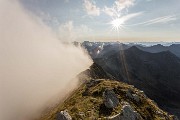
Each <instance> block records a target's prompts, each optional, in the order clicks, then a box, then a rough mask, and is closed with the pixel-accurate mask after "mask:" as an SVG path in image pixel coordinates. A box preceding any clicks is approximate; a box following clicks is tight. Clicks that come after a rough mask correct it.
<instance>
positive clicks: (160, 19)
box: [127, 15, 177, 26]
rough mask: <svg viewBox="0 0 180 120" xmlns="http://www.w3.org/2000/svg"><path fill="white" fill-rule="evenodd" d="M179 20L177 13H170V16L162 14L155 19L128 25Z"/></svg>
mask: <svg viewBox="0 0 180 120" xmlns="http://www.w3.org/2000/svg"><path fill="white" fill-rule="evenodd" d="M175 20H177V17H176V15H168V16H162V17H158V18H155V19H151V20H148V21H145V22H141V23H137V24H132V25H127V26H136V25H153V24H166V23H169V22H172V21H175Z"/></svg>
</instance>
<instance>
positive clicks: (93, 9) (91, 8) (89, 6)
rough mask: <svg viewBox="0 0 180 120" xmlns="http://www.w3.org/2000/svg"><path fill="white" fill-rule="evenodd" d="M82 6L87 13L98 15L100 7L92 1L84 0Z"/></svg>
mask: <svg viewBox="0 0 180 120" xmlns="http://www.w3.org/2000/svg"><path fill="white" fill-rule="evenodd" d="M83 6H84V9H85V11H86V12H87V14H88V15H92V16H99V15H100V8H98V7H97V6H96V4H95V2H94V1H92V0H84V3H83Z"/></svg>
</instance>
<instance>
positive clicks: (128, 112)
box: [109, 104, 143, 120]
mask: <svg viewBox="0 0 180 120" xmlns="http://www.w3.org/2000/svg"><path fill="white" fill-rule="evenodd" d="M109 120H143V119H142V117H141V116H140V114H139V113H137V112H136V111H134V110H133V108H132V107H131V106H130V105H129V104H128V105H124V106H123V108H122V112H121V113H119V114H117V115H115V116H112V117H109Z"/></svg>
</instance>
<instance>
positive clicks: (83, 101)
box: [40, 80, 172, 120]
mask: <svg viewBox="0 0 180 120" xmlns="http://www.w3.org/2000/svg"><path fill="white" fill-rule="evenodd" d="M107 88H109V89H112V90H113V91H114V92H115V94H116V95H117V97H118V99H119V101H120V103H121V102H128V103H129V104H130V105H131V106H132V107H133V109H134V110H136V111H137V112H138V113H139V114H140V115H141V116H142V117H143V118H144V119H146V120H165V119H166V120H172V117H171V116H169V115H168V114H167V113H166V112H164V111H162V110H161V109H159V108H158V107H157V106H156V105H155V104H154V103H153V102H152V101H151V100H150V99H149V98H147V97H146V96H145V95H144V94H143V93H141V92H140V91H139V90H138V89H136V88H134V87H133V86H131V85H128V84H125V83H122V82H117V81H111V80H101V81H100V82H99V83H97V84H95V85H93V86H91V87H89V88H87V86H86V84H83V85H81V86H80V87H79V89H77V90H76V91H75V92H74V93H73V95H72V96H71V97H69V98H68V99H67V100H65V101H64V103H63V104H59V105H58V106H56V108H54V109H53V110H52V111H50V112H49V113H48V114H47V115H45V116H43V117H42V118H41V119H40V120H55V119H56V114H57V113H58V112H60V111H62V110H68V113H69V114H70V115H71V117H72V118H73V120H80V119H83V120H86V119H87V120H88V119H93V118H92V117H95V118H99V119H105V117H108V116H113V115H116V114H118V113H120V112H121V109H122V104H119V105H118V106H117V107H116V108H114V109H108V108H106V107H105V105H104V104H103V98H102V94H103V92H104V90H105V89H107ZM128 90H131V91H132V92H133V93H136V94H137V95H138V96H139V97H140V102H139V103H137V102H136V101H134V100H132V99H130V98H128V97H127V96H126V91H128ZM84 92H86V94H85V95H84ZM157 111H159V113H158V112H157ZM80 113H83V114H84V116H85V118H84V117H82V116H81V115H80Z"/></svg>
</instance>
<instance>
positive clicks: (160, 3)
mask: <svg viewBox="0 0 180 120" xmlns="http://www.w3.org/2000/svg"><path fill="white" fill-rule="evenodd" d="M21 2H22V4H23V6H24V7H25V8H26V9H28V10H30V11H31V12H32V13H34V14H36V15H37V16H39V17H40V18H42V20H43V21H44V22H45V23H46V24H47V25H48V26H50V27H51V28H52V29H53V30H54V31H55V32H56V33H57V35H58V36H59V38H60V39H63V38H64V39H71V40H77V41H83V40H90V41H94V40H95V41H123V42H129V41H180V0H21Z"/></svg>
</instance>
